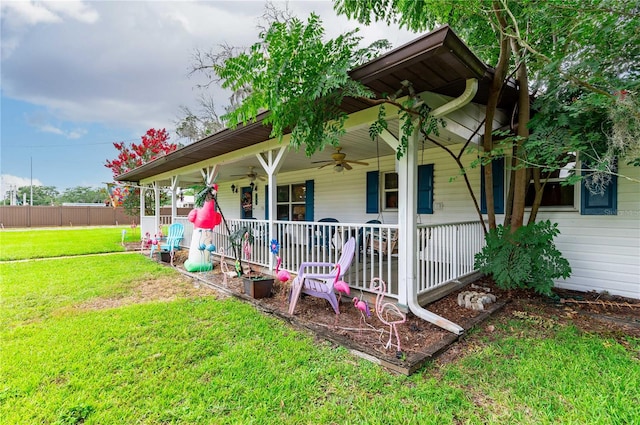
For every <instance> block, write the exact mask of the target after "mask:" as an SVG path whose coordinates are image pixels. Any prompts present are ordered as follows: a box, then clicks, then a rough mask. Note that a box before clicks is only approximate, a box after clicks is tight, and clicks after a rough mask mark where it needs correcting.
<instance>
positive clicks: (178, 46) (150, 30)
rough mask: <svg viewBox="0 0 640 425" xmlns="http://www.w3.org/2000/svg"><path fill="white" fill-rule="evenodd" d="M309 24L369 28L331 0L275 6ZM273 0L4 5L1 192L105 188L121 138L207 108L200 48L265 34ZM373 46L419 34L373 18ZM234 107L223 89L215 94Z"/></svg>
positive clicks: (367, 38) (13, 0)
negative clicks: (197, 71) (312, 20)
mask: <svg viewBox="0 0 640 425" xmlns="http://www.w3.org/2000/svg"><path fill="white" fill-rule="evenodd" d="M274 4H275V5H276V6H278V7H279V8H284V7H285V6H288V8H289V9H290V10H291V11H292V12H293V13H294V14H295V15H296V16H298V17H299V18H301V19H306V18H307V17H308V16H309V14H310V13H311V12H312V11H313V12H315V13H317V14H318V15H320V17H321V19H322V21H323V23H324V26H325V29H326V33H327V36H328V37H335V36H337V35H339V34H341V33H343V32H345V31H349V30H352V29H354V28H356V27H359V24H358V23H357V22H355V21H348V20H347V19H346V18H345V17H342V16H341V17H338V16H336V14H335V12H333V9H332V3H331V2H330V1H302V0H298V1H289V2H288V3H287V4H285V3H282V2H274ZM264 7H265V1H198V2H191V1H166V2H165V1H71V0H67V1H30V0H2V1H1V2H0V14H1V41H0V44H1V64H0V74H1V84H0V92H1V108H0V116H1V132H0V136H1V137H0V174H1V180H0V191H1V193H0V196H2V198H4V194H5V192H6V191H7V190H8V189H9V188H10V187H11V186H14V185H16V186H18V187H20V186H28V185H30V184H31V183H33V184H34V185H45V186H55V187H56V188H57V189H58V190H59V191H60V192H62V191H64V189H66V188H71V187H76V186H92V187H104V183H105V182H110V181H112V175H111V171H110V170H109V169H107V168H105V167H104V162H105V161H106V160H107V159H113V158H114V157H115V156H116V155H117V151H116V150H115V148H114V147H113V142H122V141H124V142H127V143H130V142H136V143H137V142H140V137H141V136H142V135H143V134H144V133H145V132H146V131H147V130H148V129H149V128H157V129H161V128H166V129H167V130H168V131H169V132H170V134H171V141H174V142H182V143H184V142H186V141H185V140H180V139H179V138H178V136H177V135H176V134H175V126H176V124H175V123H176V121H177V120H178V117H179V114H180V106H182V105H183V106H187V107H190V108H191V109H192V110H198V101H197V99H198V98H199V97H200V96H201V94H202V92H201V91H200V90H201V89H198V88H197V86H198V85H199V84H201V83H204V82H205V79H204V78H205V77H204V75H192V76H189V69H190V65H191V64H192V63H193V62H192V56H193V54H194V52H195V51H196V49H199V50H210V49H212V48H215V47H216V46H220V45H222V44H228V45H231V46H249V45H251V44H253V43H254V42H256V41H257V40H258V29H257V26H258V24H259V22H260V21H259V17H260V16H261V15H262V14H263V12H264ZM360 30H361V31H360V35H361V36H363V37H364V40H363V44H369V43H371V42H373V41H375V40H378V39H381V38H386V39H387V40H389V42H391V44H392V46H393V47H398V46H400V45H402V44H404V43H406V42H408V41H411V40H412V39H414V38H416V37H417V34H413V33H410V32H407V31H402V30H399V29H397V28H394V27H392V28H389V27H387V26H386V25H384V24H375V25H372V26H370V27H366V28H360ZM206 94H207V96H211V97H212V98H213V100H214V102H215V104H216V105H217V106H219V107H220V108H222V107H223V106H225V105H226V104H228V94H227V93H225V92H224V91H222V90H221V89H219V88H217V87H214V88H209V89H208V91H207V92H206Z"/></svg>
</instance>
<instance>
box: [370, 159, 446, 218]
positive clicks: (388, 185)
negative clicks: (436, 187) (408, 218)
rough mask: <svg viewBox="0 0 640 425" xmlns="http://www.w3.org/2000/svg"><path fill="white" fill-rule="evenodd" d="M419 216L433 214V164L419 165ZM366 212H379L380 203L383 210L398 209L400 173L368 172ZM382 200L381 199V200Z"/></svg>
mask: <svg viewBox="0 0 640 425" xmlns="http://www.w3.org/2000/svg"><path fill="white" fill-rule="evenodd" d="M417 172H418V199H417V201H418V202H417V212H418V214H433V164H426V165H419V166H418V169H417ZM366 185H367V188H366V212H367V214H375V213H378V212H379V207H378V201H380V202H381V203H382V209H383V210H388V211H394V210H397V209H398V201H399V199H398V196H399V191H398V173H393V172H388V173H384V174H382V179H380V173H379V172H378V171H369V172H367V180H366ZM379 198H380V199H379Z"/></svg>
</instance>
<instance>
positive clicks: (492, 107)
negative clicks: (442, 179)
mask: <svg viewBox="0 0 640 425" xmlns="http://www.w3.org/2000/svg"><path fill="white" fill-rule="evenodd" d="M493 10H494V13H495V14H496V17H497V18H498V20H499V21H500V23H501V25H506V21H505V20H504V18H503V17H502V16H501V13H502V12H501V10H502V7H501V5H500V4H499V3H498V2H494V3H493ZM499 36H500V57H499V58H498V65H497V66H496V69H495V74H494V76H493V81H492V82H491V87H489V96H488V98H487V108H486V110H485V116H486V119H485V121H484V136H483V140H482V147H483V149H484V152H485V154H487V153H488V152H491V151H492V150H493V119H494V117H495V113H496V109H497V107H498V102H499V100H500V94H501V89H502V85H503V84H504V80H505V78H506V76H507V70H508V67H509V57H510V56H511V47H510V44H509V39H508V38H507V37H506V36H505V35H504V34H503V33H502V32H501V33H500V34H499ZM482 178H484V195H485V201H486V205H487V218H488V219H489V229H495V228H496V210H495V198H494V194H493V164H492V161H489V162H487V163H486V164H485V165H484V176H482Z"/></svg>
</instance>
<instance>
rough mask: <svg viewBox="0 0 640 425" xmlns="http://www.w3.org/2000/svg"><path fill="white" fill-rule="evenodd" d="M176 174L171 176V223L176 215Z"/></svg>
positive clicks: (177, 178)
mask: <svg viewBox="0 0 640 425" xmlns="http://www.w3.org/2000/svg"><path fill="white" fill-rule="evenodd" d="M178 180H179V177H178V176H173V177H171V223H173V222H174V221H175V220H176V217H177V216H178V199H177V193H176V190H177V189H178Z"/></svg>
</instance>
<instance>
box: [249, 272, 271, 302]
mask: <svg viewBox="0 0 640 425" xmlns="http://www.w3.org/2000/svg"><path fill="white" fill-rule="evenodd" d="M242 281H243V282H244V293H245V294H247V295H249V296H250V297H252V298H266V297H268V296H270V295H271V289H272V288H273V278H272V277H264V276H253V277H243V278H242Z"/></svg>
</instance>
